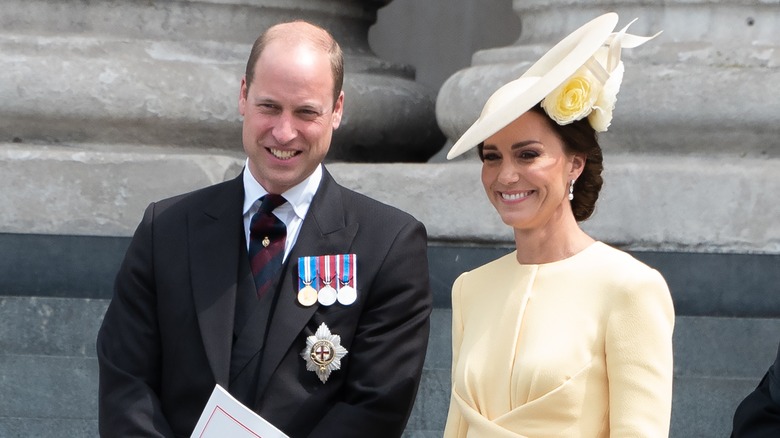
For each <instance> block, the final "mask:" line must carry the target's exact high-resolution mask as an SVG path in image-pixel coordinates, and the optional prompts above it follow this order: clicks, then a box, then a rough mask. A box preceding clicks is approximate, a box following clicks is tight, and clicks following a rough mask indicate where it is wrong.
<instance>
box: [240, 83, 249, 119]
mask: <svg viewBox="0 0 780 438" xmlns="http://www.w3.org/2000/svg"><path fill="white" fill-rule="evenodd" d="M247 91H249V90H247V85H246V75H244V76H242V77H241V88H240V89H239V91H238V113H239V114H241V115H242V116H243V115H244V112H246V97H247Z"/></svg>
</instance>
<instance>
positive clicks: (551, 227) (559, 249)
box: [515, 216, 594, 265]
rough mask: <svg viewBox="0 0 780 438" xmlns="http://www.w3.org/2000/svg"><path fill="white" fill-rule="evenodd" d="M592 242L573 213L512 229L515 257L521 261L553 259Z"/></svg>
mask: <svg viewBox="0 0 780 438" xmlns="http://www.w3.org/2000/svg"><path fill="white" fill-rule="evenodd" d="M593 242H594V240H593V238H592V237H590V236H588V235H587V234H586V233H585V232H584V231H582V229H581V228H580V226H579V225H578V224H577V221H576V220H575V219H574V217H573V216H570V217H569V218H568V219H563V220H561V221H558V222H556V223H550V224H548V225H547V226H544V227H539V228H533V229H515V247H516V248H517V261H518V262H519V263H521V264H534V265H538V264H542V263H552V262H557V261H559V260H563V259H566V258H569V257H571V256H573V255H574V254H577V253H579V252H580V251H582V250H584V249H585V248H587V247H588V246H590V245H591V244H592V243H593Z"/></svg>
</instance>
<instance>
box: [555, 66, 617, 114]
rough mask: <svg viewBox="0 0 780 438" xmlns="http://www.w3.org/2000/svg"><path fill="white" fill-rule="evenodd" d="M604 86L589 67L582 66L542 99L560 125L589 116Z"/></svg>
mask: <svg viewBox="0 0 780 438" xmlns="http://www.w3.org/2000/svg"><path fill="white" fill-rule="evenodd" d="M602 88H603V86H602V85H601V83H600V82H599V81H598V80H597V79H596V78H595V77H594V76H593V74H591V73H590V72H589V71H588V69H587V68H580V69H579V70H577V72H576V73H574V74H573V75H572V76H571V77H570V78H569V79H568V80H567V81H566V82H564V83H563V84H561V86H560V87H558V88H556V89H555V90H553V91H552V93H550V94H548V95H547V97H545V98H544V100H542V108H544V110H545V111H546V112H547V115H549V116H550V118H551V119H553V120H555V122H556V123H558V124H559V125H568V124H569V123H572V122H574V121H577V120H580V119H582V118H583V117H587V116H588V114H590V113H591V111H592V110H593V105H595V103H596V101H597V100H598V97H599V95H600V94H601V90H602Z"/></svg>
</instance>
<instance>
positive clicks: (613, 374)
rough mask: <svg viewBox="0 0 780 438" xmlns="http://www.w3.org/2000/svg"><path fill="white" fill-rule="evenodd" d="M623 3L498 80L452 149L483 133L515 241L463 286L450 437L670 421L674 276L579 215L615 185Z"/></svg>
mask: <svg viewBox="0 0 780 438" xmlns="http://www.w3.org/2000/svg"><path fill="white" fill-rule="evenodd" d="M616 24H617V15H616V14H613V13H611V14H606V15H603V16H601V17H598V18H596V19H595V20H593V21H591V22H589V23H588V24H586V25H585V26H583V27H581V28H580V29H578V30H577V31H575V32H574V33H572V34H571V35H569V36H568V37H567V38H565V39H564V40H563V41H562V42H561V43H559V44H558V45H556V46H555V47H554V48H553V49H551V50H550V51H549V52H548V53H547V54H546V55H545V56H543V57H542V58H541V59H540V60H539V61H538V62H537V63H536V64H534V65H533V66H532V67H531V68H530V69H529V70H528V72H526V73H525V74H524V75H523V76H521V77H520V78H519V79H517V80H515V81H512V82H510V83H509V84H507V85H505V86H503V87H502V88H501V89H499V90H498V91H497V92H496V93H495V94H494V95H493V96H491V98H490V99H489V100H488V102H487V103H486V104H485V107H484V109H483V111H482V114H481V115H480V118H479V119H478V120H477V121H476V122H475V123H474V125H472V126H471V128H469V130H468V131H467V132H466V133H465V134H464V135H463V137H461V138H460V139H459V140H458V142H457V143H456V144H455V145H454V146H453V148H452V150H451V151H450V153H449V154H448V158H452V157H454V156H457V155H459V154H461V153H463V152H465V151H467V150H468V149H470V148H472V147H474V146H478V152H479V157H480V159H481V160H482V184H483V186H484V188H485V192H486V193H487V196H488V199H489V200H490V202H491V203H492V204H493V206H494V207H495V209H496V211H497V212H498V214H499V215H500V216H501V219H502V220H503V221H504V223H506V224H507V225H509V226H511V227H512V228H513V229H514V237H515V244H516V251H515V252H513V253H511V254H508V255H506V256H504V257H502V258H500V259H498V260H495V261H493V262H491V263H488V264H486V265H484V266H482V267H479V268H477V269H475V270H473V271H471V272H467V273H464V274H462V275H461V276H460V277H459V278H458V279H457V280H456V281H455V284H454V285H453V290H452V324H453V327H452V335H453V339H452V343H453V362H452V397H451V402H450V409H449V415H448V418H447V425H446V429H445V433H444V435H445V437H467V436H468V437H490V438H492V437H534V438H536V437H547V436H554V437H588V438H592V437H608V436H630V437H660V436H667V435H668V433H669V420H670V412H671V398H672V329H673V326H674V309H673V307H672V301H671V296H670V294H669V290H668V288H667V286H666V283H665V281H664V279H663V277H661V275H660V274H659V273H658V272H657V271H655V270H653V269H651V268H649V267H648V266H646V265H644V264H642V263H641V262H639V261H637V260H636V259H634V258H633V257H631V256H630V255H628V254H626V253H624V252H622V251H619V250H617V249H615V248H612V247H610V246H608V245H606V244H605V243H602V242H599V241H596V240H594V239H593V238H592V237H590V236H589V235H587V234H586V233H585V232H584V231H583V230H582V229H581V228H580V227H579V225H578V222H579V221H583V220H585V219H587V218H588V217H589V216H590V215H591V213H592V212H593V210H594V207H595V202H596V199H597V198H598V194H599V190H600V189H601V185H602V178H601V171H602V155H601V148H600V146H599V144H598V142H597V134H596V133H597V132H598V131H605V130H606V128H607V127H608V126H609V123H610V121H611V117H612V108H613V106H614V103H615V98H616V95H617V91H618V88H619V86H620V82H621V80H622V73H623V65H622V62H620V50H621V48H630V47H636V46H638V45H640V44H642V43H644V42H645V41H647V40H649V39H651V38H642V37H636V36H633V35H628V34H626V33H625V31H626V29H625V28H624V29H623V30H621V31H620V32H617V33H612V30H613V29H614V27H615V25H616Z"/></svg>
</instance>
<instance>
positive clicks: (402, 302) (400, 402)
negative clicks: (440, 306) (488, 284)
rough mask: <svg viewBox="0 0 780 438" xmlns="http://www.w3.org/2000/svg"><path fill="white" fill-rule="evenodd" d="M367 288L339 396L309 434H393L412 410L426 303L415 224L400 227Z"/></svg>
mask: <svg viewBox="0 0 780 438" xmlns="http://www.w3.org/2000/svg"><path fill="white" fill-rule="evenodd" d="M359 263H360V260H358V266H359ZM369 288H370V293H369V294H368V298H367V302H366V307H365V308H364V309H363V313H362V315H361V316H360V321H359V323H358V327H357V330H356V332H355V337H354V340H353V342H352V344H351V347H350V350H349V355H350V363H349V367H348V370H347V372H348V374H347V376H346V378H345V381H346V382H347V383H346V384H345V386H344V396H343V397H342V401H340V402H338V403H336V404H335V405H334V406H333V407H332V408H331V409H330V410H329V411H328V413H327V414H326V415H325V417H324V418H323V419H322V420H321V421H320V422H319V423H318V424H317V426H316V427H314V428H313V431H312V433H311V435H310V436H312V437H333V436H338V437H366V436H371V437H399V436H401V435H402V434H403V431H404V428H405V426H406V422H407V420H408V418H409V415H410V414H411V410H412V406H413V404H414V399H415V395H416V393H417V388H418V385H419V383H420V379H421V376H422V368H423V362H424V360H425V352H426V348H427V344H428V333H429V326H430V313H431V307H432V296H431V290H430V286H429V279H428V258H427V237H426V232H425V228H424V227H423V225H422V224H421V223H420V222H417V221H409V222H408V223H406V225H404V226H403V227H401V228H400V230H399V232H398V234H397V235H396V236H395V238H394V239H393V240H392V243H391V244H390V246H389V249H388V251H387V254H386V255H385V257H384V260H383V261H382V263H381V265H380V267H379V270H378V272H377V275H376V276H375V278H374V279H373V280H372V282H371V284H370V285H369Z"/></svg>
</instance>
